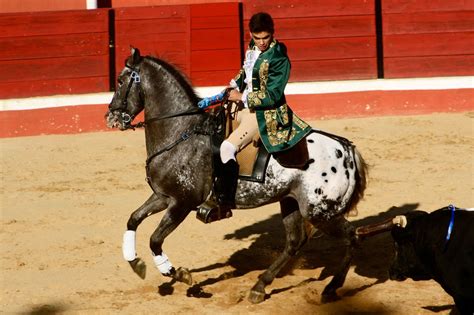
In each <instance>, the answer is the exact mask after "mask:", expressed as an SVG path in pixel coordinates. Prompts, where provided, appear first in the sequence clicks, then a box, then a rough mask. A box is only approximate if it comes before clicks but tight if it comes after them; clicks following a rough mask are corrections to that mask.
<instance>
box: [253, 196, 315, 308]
mask: <svg viewBox="0 0 474 315" xmlns="http://www.w3.org/2000/svg"><path fill="white" fill-rule="evenodd" d="M280 206H281V213H282V217H283V225H284V227H285V232H286V244H285V249H284V250H283V252H282V253H281V254H280V256H278V258H277V259H276V260H275V261H274V262H273V263H272V264H271V265H270V267H269V268H268V269H267V270H266V271H265V272H264V273H262V274H261V275H260V276H259V277H258V281H257V283H256V284H255V285H254V286H253V287H252V289H251V290H250V294H249V301H250V302H252V303H254V304H255V303H260V302H263V301H264V300H265V287H266V286H267V285H269V284H271V283H272V282H273V280H274V279H275V277H276V275H277V274H278V272H280V271H281V269H282V268H283V267H285V265H286V264H287V263H288V261H289V260H290V259H291V258H292V257H293V256H295V255H296V253H297V252H298V250H299V249H301V247H302V246H303V245H304V244H305V243H306V241H307V240H308V235H307V231H306V229H305V222H304V220H303V217H302V216H301V213H300V212H299V207H298V203H297V201H296V200H295V199H293V198H286V199H284V200H282V201H281V202H280Z"/></svg>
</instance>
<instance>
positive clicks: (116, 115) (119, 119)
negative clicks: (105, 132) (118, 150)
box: [105, 110, 133, 130]
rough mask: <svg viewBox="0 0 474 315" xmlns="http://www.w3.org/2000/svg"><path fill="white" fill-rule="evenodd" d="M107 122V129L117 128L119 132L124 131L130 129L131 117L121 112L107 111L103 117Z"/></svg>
mask: <svg viewBox="0 0 474 315" xmlns="http://www.w3.org/2000/svg"><path fill="white" fill-rule="evenodd" d="M105 118H106V120H107V127H108V128H118V129H120V130H126V129H128V128H130V126H131V123H132V120H133V117H132V116H130V115H129V114H127V113H125V112H122V111H118V110H115V111H110V110H109V111H108V112H107V114H106V115H105Z"/></svg>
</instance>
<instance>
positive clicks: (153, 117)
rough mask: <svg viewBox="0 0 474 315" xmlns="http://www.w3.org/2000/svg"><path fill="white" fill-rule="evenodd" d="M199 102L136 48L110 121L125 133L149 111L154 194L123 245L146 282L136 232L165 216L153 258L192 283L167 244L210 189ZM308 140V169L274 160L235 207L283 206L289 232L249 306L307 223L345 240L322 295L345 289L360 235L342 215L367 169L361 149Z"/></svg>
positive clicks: (244, 188) (204, 117) (358, 193)
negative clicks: (341, 256) (147, 220)
mask: <svg viewBox="0 0 474 315" xmlns="http://www.w3.org/2000/svg"><path fill="white" fill-rule="evenodd" d="M198 100H199V98H198V97H197V96H196V94H195V92H194V90H193V88H192V87H191V86H190V84H189V83H188V82H187V81H186V79H185V78H184V77H183V76H182V75H181V74H180V73H179V71H177V70H176V69H175V68H174V67H172V66H171V65H169V64H168V63H166V62H164V61H163V60H159V59H156V58H153V57H149V56H146V57H142V56H140V53H139V51H138V49H135V48H132V51H131V56H130V57H129V58H128V59H127V61H126V66H125V68H124V69H123V70H122V72H121V73H120V75H119V77H118V87H117V91H116V92H115V95H114V97H113V99H112V102H111V103H110V105H109V111H108V112H107V114H106V119H107V124H108V126H109V127H112V128H113V127H116V128H119V129H121V130H125V129H128V128H130V127H133V125H132V121H133V119H134V118H135V117H136V115H138V114H139V113H140V112H141V111H142V110H144V111H145V137H146V150H147V154H148V159H147V161H146V164H147V167H146V173H147V174H146V175H147V180H148V183H149V184H150V186H151V188H152V190H153V194H152V195H151V196H150V198H149V199H148V200H147V201H146V202H145V203H144V204H143V205H142V206H141V207H140V208H138V209H137V210H136V211H134V212H133V213H132V215H131V216H130V218H129V220H128V222H127V231H126V232H125V234H124V240H123V254H124V258H125V259H126V260H127V261H129V262H130V265H131V266H132V268H133V269H134V271H135V272H136V273H137V274H139V275H140V276H141V277H144V275H145V263H144V262H143V260H141V259H140V258H138V257H137V255H136V252H135V232H136V230H137V228H138V226H139V225H140V223H141V222H142V221H143V220H144V219H145V218H147V217H149V216H150V215H152V214H155V213H158V212H161V211H163V210H166V213H165V214H164V216H163V218H162V219H161V222H160V224H159V225H158V227H157V228H156V230H155V231H154V233H153V235H152V236H151V238H150V248H151V250H152V254H153V260H154V262H155V265H156V267H157V268H158V269H159V270H160V272H161V273H162V274H163V275H164V276H168V277H172V278H174V279H176V280H178V281H182V282H185V283H188V284H192V279H191V274H190V273H189V271H187V269H184V268H178V269H175V268H174V267H173V266H172V264H171V262H170V260H169V258H168V257H167V256H166V254H165V253H164V252H163V250H162V245H163V242H164V240H165V238H166V237H167V236H168V235H169V234H170V233H171V232H173V231H174V230H175V229H176V227H177V226H178V225H179V224H180V223H181V222H183V220H184V219H185V218H186V217H187V216H188V214H189V213H190V212H191V211H193V210H195V209H196V208H197V207H198V205H200V204H201V203H202V202H203V201H204V200H205V199H206V197H207V196H208V195H209V192H210V190H211V188H212V180H211V176H212V163H211V159H212V157H211V148H210V137H209V135H207V134H206V132H203V131H204V130H205V129H206V128H205V127H204V126H206V125H207V124H208V122H209V115H208V114H206V113H204V112H203V111H200V110H198V107H197V102H198ZM305 141H307V144H308V151H309V157H310V159H311V160H310V161H312V162H313V163H310V164H309V167H308V168H307V169H306V170H300V169H294V168H285V167H283V166H281V165H280V164H279V163H278V162H277V161H276V160H275V159H274V158H270V161H269V163H268V167H267V171H266V174H265V181H264V183H257V182H251V181H245V180H239V183H238V188H237V193H236V207H237V209H248V208H256V207H259V206H262V205H265V204H269V203H273V202H280V206H281V214H282V218H283V224H284V227H285V230H286V245H285V249H284V251H283V253H281V255H280V256H279V257H278V258H277V259H276V260H275V261H274V262H273V263H272V264H271V266H270V267H269V268H268V269H267V270H266V271H265V272H264V273H263V274H262V275H260V277H259V279H258V281H257V283H256V284H255V285H254V286H253V288H252V289H251V292H250V295H249V300H250V301H251V302H253V303H259V302H262V301H263V300H264V299H265V287H266V286H267V285H268V284H270V283H271V282H272V281H273V279H274V278H275V276H276V275H277V273H278V272H279V271H280V270H281V269H282V268H283V267H284V266H285V264H286V263H287V262H288V261H289V260H290V258H291V257H292V256H294V255H295V254H296V253H297V252H298V250H300V248H301V247H302V246H303V245H304V244H305V243H306V241H307V240H308V239H309V238H310V237H311V233H310V232H308V231H309V230H308V229H307V228H306V227H307V223H311V224H310V226H311V227H312V228H313V231H314V228H317V229H319V230H321V231H322V232H324V233H326V234H328V235H332V236H336V237H339V238H342V239H343V240H344V241H345V243H344V244H345V245H346V254H345V256H344V259H343V260H342V261H341V265H340V267H339V269H338V270H337V272H336V273H335V276H334V277H333V279H332V280H331V282H330V283H329V284H328V285H327V286H326V288H325V290H324V291H323V299H324V298H329V299H331V298H334V297H336V289H338V288H339V287H341V286H342V285H343V283H344V280H345V277H346V275H347V272H348V270H349V267H350V263H351V260H352V250H353V247H354V245H355V243H356V242H357V236H356V235H355V232H354V227H353V226H352V224H350V223H349V222H348V221H347V220H346V218H345V214H347V213H348V212H349V211H350V210H351V209H354V207H355V206H356V204H357V203H358V201H359V199H360V198H361V197H362V196H363V192H364V189H365V185H366V178H365V174H366V165H365V163H364V161H363V159H362V157H361V156H360V154H359V153H358V151H357V150H356V148H355V147H354V146H353V145H352V144H351V143H350V142H349V141H347V140H345V139H343V138H339V137H337V136H330V135H327V134H324V133H320V132H313V133H311V134H310V135H309V136H308V137H307V138H306V140H305Z"/></svg>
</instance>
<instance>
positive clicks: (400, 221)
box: [392, 215, 407, 228]
mask: <svg viewBox="0 0 474 315" xmlns="http://www.w3.org/2000/svg"><path fill="white" fill-rule="evenodd" d="M392 222H393V224H395V225H398V226H399V227H402V228H404V227H405V226H407V217H406V216H404V215H397V216H396V217H395V218H393V220H392Z"/></svg>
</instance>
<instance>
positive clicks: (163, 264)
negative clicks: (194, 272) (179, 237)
mask: <svg viewBox="0 0 474 315" xmlns="http://www.w3.org/2000/svg"><path fill="white" fill-rule="evenodd" d="M183 208H184V207H180V206H178V205H176V204H174V205H170V206H169V207H168V211H166V213H165V215H164V216H163V218H162V219H161V222H160V224H159V225H158V227H157V228H156V229H155V231H154V232H153V234H152V235H151V237H150V249H151V251H152V254H153V260H154V262H155V265H156V267H157V268H158V270H160V272H161V274H162V275H164V276H167V277H171V278H173V279H175V280H177V281H180V282H184V283H186V284H188V285H191V284H192V282H193V281H192V277H191V273H190V272H189V271H188V270H187V269H185V268H178V269H177V270H176V269H175V268H174V267H173V265H172V264H171V262H170V261H169V259H168V256H166V254H165V253H164V252H163V249H162V245H163V242H164V240H165V238H166V237H167V236H168V235H170V234H171V232H173V231H174V230H175V229H176V228H177V227H178V226H179V224H181V222H183V221H184V219H185V218H186V217H187V215H188V214H189V213H190V212H191V210H183Z"/></svg>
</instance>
